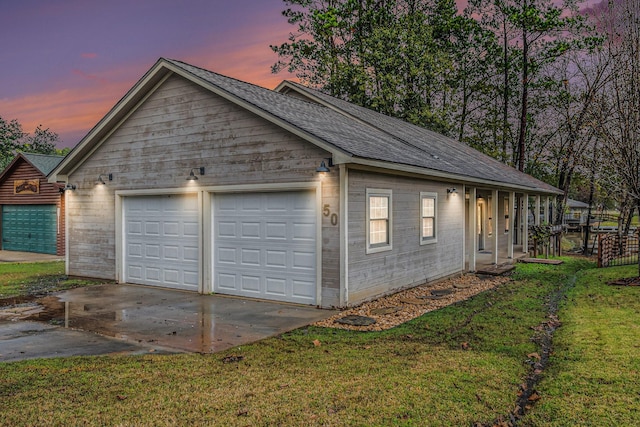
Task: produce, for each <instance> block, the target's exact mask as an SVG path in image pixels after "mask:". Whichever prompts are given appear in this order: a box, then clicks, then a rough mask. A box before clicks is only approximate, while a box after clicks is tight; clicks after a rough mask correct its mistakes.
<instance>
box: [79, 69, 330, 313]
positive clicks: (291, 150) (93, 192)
mask: <svg viewBox="0 0 640 427" xmlns="http://www.w3.org/2000/svg"><path fill="white" fill-rule="evenodd" d="M324 157H329V154H328V153H326V152H325V151H323V150H321V149H320V148H317V147H315V146H314V145H312V144H310V143H308V142H306V141H303V140H302V139H300V138H299V137H297V136H295V135H293V134H290V133H288V132H286V131H284V130H283V129H281V128H280V127H278V126H276V125H274V124H272V123H270V122H268V121H266V120H264V119H262V118H260V117H258V116H256V115H254V114H252V113H250V112H248V111H246V110H244V109H242V108H240V107H238V106H236V105H234V104H232V103H231V102H229V101H227V100H225V99H223V98H221V97H219V96H217V95H215V94H213V93H211V92H209V91H208V90H205V89H203V88H201V87H200V86H198V85H196V84H194V83H191V82H189V81H187V80H185V79H182V78H180V77H177V76H172V77H170V78H169V79H168V80H166V81H165V82H164V83H163V84H162V86H161V87H160V88H158V89H157V90H156V91H155V92H154V93H153V94H152V95H151V96H150V97H149V98H148V99H147V100H146V101H145V102H144V103H143V104H142V105H141V106H139V107H138V109H137V110H136V111H135V112H133V114H131V115H130V116H129V117H128V118H127V120H126V121H125V122H124V123H122V125H121V126H120V127H118V128H117V129H116V130H115V132H113V133H112V134H111V135H110V136H109V137H108V139H107V140H106V141H104V143H103V144H102V145H101V146H100V147H99V148H98V149H97V150H96V151H95V152H94V153H93V154H92V155H91V156H90V157H89V158H88V159H87V160H86V161H85V162H84V163H82V165H81V167H80V168H78V169H77V170H76V171H74V172H73V173H72V174H71V175H70V176H69V182H70V183H72V184H76V185H77V186H78V189H77V190H76V191H73V192H69V193H68V194H69V198H68V219H69V238H70V239H69V254H68V256H69V274H72V275H78V276H88V277H98V278H104V279H115V278H116V277H115V276H116V262H115V244H116V239H115V221H116V219H115V215H116V212H115V191H116V190H142V189H158V190H163V191H164V190H166V189H176V191H179V190H182V189H185V188H187V187H188V182H187V181H186V180H185V178H186V176H187V175H188V174H189V170H190V168H195V167H200V166H204V167H205V168H206V172H205V175H204V176H198V178H199V179H198V181H197V186H198V187H204V186H220V185H235V184H266V183H287V182H315V181H318V180H321V182H322V192H323V200H322V205H325V204H327V205H329V207H330V210H331V213H334V212H335V213H336V214H339V209H340V207H339V197H338V193H339V176H338V175H339V172H338V168H334V169H333V170H332V172H331V173H330V174H326V176H325V177H320V175H319V174H318V173H316V172H315V168H316V167H317V166H318V164H319V162H320V160H322V158H324ZM106 173H112V174H113V181H111V182H108V183H107V185H105V186H96V185H95V182H96V180H97V178H98V175H99V174H106ZM319 208H320V209H322V206H320V207H319ZM318 238H320V239H322V247H323V249H322V258H323V266H322V286H323V292H322V294H323V305H325V306H331V305H337V304H338V295H339V240H340V239H339V225H332V224H331V216H327V217H325V216H323V217H322V236H318Z"/></svg>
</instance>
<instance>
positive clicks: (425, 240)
mask: <svg viewBox="0 0 640 427" xmlns="http://www.w3.org/2000/svg"><path fill="white" fill-rule="evenodd" d="M424 199H433V237H425V236H423V235H422V220H423V219H424V218H431V217H425V216H424V209H423V207H424V206H423V203H422V201H423V200H424ZM418 230H419V231H420V246H422V245H430V244H433V243H437V242H438V193H434V192H430V191H421V192H420V216H419V224H418Z"/></svg>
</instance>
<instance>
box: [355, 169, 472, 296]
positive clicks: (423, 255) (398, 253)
mask: <svg viewBox="0 0 640 427" xmlns="http://www.w3.org/2000/svg"><path fill="white" fill-rule="evenodd" d="M449 186H451V185H449ZM367 188H376V189H388V190H392V203H393V205H392V209H393V217H392V218H393V219H392V229H393V232H392V233H393V234H392V246H393V248H392V250H389V251H385V252H378V253H372V254H367V253H366V236H365V230H366V211H365V208H366V200H365V199H366V196H365V192H366V189H367ZM446 188H447V187H446V186H445V184H443V183H437V182H433V181H427V180H420V179H413V178H406V177H400V176H391V175H384V174H379V173H372V172H365V171H359V170H353V169H350V170H349V196H348V197H349V198H348V200H349V227H348V233H349V284H348V286H349V304H356V303H357V302H359V301H363V300H366V299H371V298H373V297H375V296H377V295H381V294H384V293H388V292H390V291H391V290H393V289H396V288H401V287H408V286H412V285H418V284H422V283H425V282H429V281H433V280H436V279H439V278H442V277H445V276H449V275H452V274H456V273H460V272H461V270H462V257H463V218H462V215H463V213H464V194H457V195H454V196H449V197H448V196H447V191H446ZM420 192H435V193H437V194H438V206H437V240H438V241H437V242H436V243H432V244H427V245H420V230H419V226H420Z"/></svg>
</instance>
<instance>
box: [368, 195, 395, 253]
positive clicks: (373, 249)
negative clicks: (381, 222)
mask: <svg viewBox="0 0 640 427" xmlns="http://www.w3.org/2000/svg"><path fill="white" fill-rule="evenodd" d="M372 197H385V198H387V218H386V220H387V242H386V243H375V244H371V234H370V233H371V221H372V219H371V198H372ZM365 214H366V227H365V235H366V253H367V254H374V253H377V252H385V251H390V250H392V249H393V244H392V242H393V192H392V190H386V189H379V188H367V189H366V192H365Z"/></svg>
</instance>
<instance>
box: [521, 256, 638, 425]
mask: <svg viewBox="0 0 640 427" xmlns="http://www.w3.org/2000/svg"><path fill="white" fill-rule="evenodd" d="M637 275H638V266H637V265H635V266H624V267H614V268H607V269H592V270H587V271H584V272H582V273H580V274H579V275H578V278H577V281H576V285H575V287H574V288H573V289H572V290H570V291H569V293H568V294H567V299H566V301H565V303H564V305H563V306H562V308H561V310H560V319H561V320H562V327H561V328H560V329H558V331H557V332H556V335H555V337H554V354H553V356H552V358H551V364H550V367H549V369H548V370H547V371H546V372H545V379H544V381H543V382H542V383H541V384H540V385H539V387H538V390H539V392H540V394H541V396H543V399H541V400H540V402H539V403H538V404H537V405H536V406H535V408H534V409H533V411H532V412H531V413H530V414H529V415H528V416H527V417H526V419H525V422H524V423H523V425H536V426H538V425H548V426H565V425H567V426H568V425H581V426H623V425H624V426H632V425H636V426H637V425H640V341H639V340H638V337H640V287H614V286H608V285H606V283H607V282H608V281H611V280H613V279H618V278H623V277H634V276H637Z"/></svg>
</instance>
